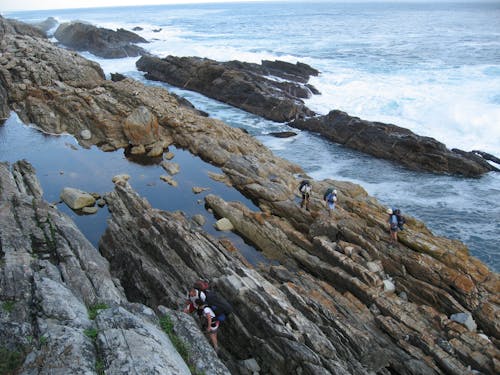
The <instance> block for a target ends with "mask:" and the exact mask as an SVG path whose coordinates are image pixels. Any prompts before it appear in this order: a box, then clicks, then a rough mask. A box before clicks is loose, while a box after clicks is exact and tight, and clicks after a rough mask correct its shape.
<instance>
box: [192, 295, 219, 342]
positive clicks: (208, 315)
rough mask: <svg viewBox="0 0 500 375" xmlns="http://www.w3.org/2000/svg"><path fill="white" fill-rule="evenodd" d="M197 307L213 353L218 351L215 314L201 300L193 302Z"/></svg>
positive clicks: (217, 322)
mask: <svg viewBox="0 0 500 375" xmlns="http://www.w3.org/2000/svg"><path fill="white" fill-rule="evenodd" d="M194 303H195V304H196V306H197V310H198V315H199V316H200V317H201V318H203V320H202V327H203V329H205V327H206V331H207V333H208V334H209V337H210V341H211V342H212V346H213V347H214V349H215V351H218V350H219V346H218V344H217V330H218V329H219V325H220V321H219V320H218V319H217V317H216V316H215V312H214V311H213V310H212V308H211V307H210V306H208V305H207V304H206V303H205V302H204V301H203V300H201V299H199V298H198V299H197V300H195V302H194Z"/></svg>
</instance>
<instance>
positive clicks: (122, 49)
mask: <svg viewBox="0 0 500 375" xmlns="http://www.w3.org/2000/svg"><path fill="white" fill-rule="evenodd" d="M54 36H55V37H56V39H57V40H58V41H59V42H61V43H62V44H64V45H65V46H67V47H69V48H72V49H75V50H77V51H89V52H91V53H93V54H94V55H96V56H99V57H104V58H115V59H116V58H120V57H133V56H141V55H144V54H146V51H145V50H144V48H141V47H139V46H136V45H135V43H147V40H146V39H144V38H142V37H141V36H139V35H137V34H136V33H133V32H132V31H128V30H125V29H118V30H116V31H115V30H110V29H105V28H102V27H96V26H93V25H90V24H87V23H83V22H65V23H62V24H60V25H59V27H58V28H57V30H56V32H55V33H54Z"/></svg>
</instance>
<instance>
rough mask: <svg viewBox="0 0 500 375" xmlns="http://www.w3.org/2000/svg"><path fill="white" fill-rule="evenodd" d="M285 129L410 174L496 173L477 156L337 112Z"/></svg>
mask: <svg viewBox="0 0 500 375" xmlns="http://www.w3.org/2000/svg"><path fill="white" fill-rule="evenodd" d="M289 125H290V126H292V127H295V128H298V129H302V130H309V131H312V132H316V133H319V134H321V135H322V136H323V137H325V138H327V139H329V140H331V141H334V142H337V143H340V144H342V145H345V146H348V147H350V148H353V149H355V150H358V151H362V152H365V153H367V154H370V155H373V156H376V157H378V158H383V159H388V160H392V161H395V162H397V163H400V164H402V165H404V166H405V167H408V168H410V169H413V170H422V171H429V172H434V173H448V174H456V175H462V176H465V177H479V176H481V175H482V174H484V173H487V172H490V171H498V169H497V168H495V167H493V166H492V165H491V164H489V163H488V162H487V161H486V160H487V158H486V157H481V156H484V155H481V154H480V153H479V152H465V151H462V150H458V149H453V150H449V149H447V148H446V146H445V145H444V144H442V143H441V142H438V141H436V140H435V139H434V138H430V137H422V136H419V135H417V134H415V133H413V132H412V131H410V130H408V129H405V128H401V127H399V126H396V125H392V124H384V123H380V122H371V121H366V120H361V119H359V118H358V117H353V116H349V115H348V114H347V113H345V112H341V111H337V110H335V111H331V112H330V113H329V114H327V115H326V116H317V117H313V118H309V119H298V120H295V121H293V122H291V123H289Z"/></svg>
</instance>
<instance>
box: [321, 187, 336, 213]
mask: <svg viewBox="0 0 500 375" xmlns="http://www.w3.org/2000/svg"><path fill="white" fill-rule="evenodd" d="M323 199H324V201H325V202H326V208H327V209H328V215H329V216H330V217H331V216H332V211H333V210H334V209H335V203H336V202H337V190H336V189H333V188H328V189H326V191H325V194H323Z"/></svg>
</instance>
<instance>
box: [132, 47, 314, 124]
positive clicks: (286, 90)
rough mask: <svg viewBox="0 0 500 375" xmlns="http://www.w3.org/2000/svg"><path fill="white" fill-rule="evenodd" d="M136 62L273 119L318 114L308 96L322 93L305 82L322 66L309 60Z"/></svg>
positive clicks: (161, 77)
mask: <svg viewBox="0 0 500 375" xmlns="http://www.w3.org/2000/svg"><path fill="white" fill-rule="evenodd" d="M136 65H137V68H138V69H139V70H142V71H145V72H147V74H146V78H148V79H151V80H156V81H163V82H167V83H169V84H171V85H174V86H178V87H182V88H185V89H188V90H192V91H196V92H199V93H202V94H203V95H206V96H208V97H210V98H214V99H217V100H219V101H221V102H224V103H228V104H231V105H233V106H235V107H238V108H241V109H244V110H245V111H248V112H251V113H254V114H257V115H259V116H262V117H264V118H266V119H269V120H273V121H278V122H285V121H291V120H293V119H296V118H303V117H305V116H311V115H313V114H314V112H313V111H311V110H309V109H308V108H307V107H306V106H305V105H304V102H303V99H305V98H309V97H310V96H311V95H312V94H313V93H316V94H317V93H318V92H317V90H315V89H314V88H313V87H312V86H310V85H306V84H305V83H306V82H307V81H308V80H309V77H310V76H311V75H317V74H318V71H317V70H315V69H313V68H311V67H310V66H308V65H306V64H302V63H297V64H295V65H294V64H290V63H286V62H283V61H263V62H262V64H261V65H258V64H251V63H244V62H240V61H228V62H217V61H214V60H210V59H204V58H198V57H175V56H167V57H165V58H164V59H160V58H158V57H153V56H143V57H141V58H140V59H139V60H138V61H137V63H136ZM273 76H274V77H279V78H280V79H275V78H273Z"/></svg>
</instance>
